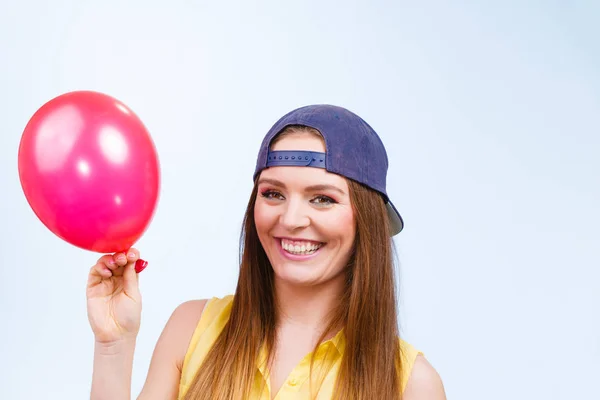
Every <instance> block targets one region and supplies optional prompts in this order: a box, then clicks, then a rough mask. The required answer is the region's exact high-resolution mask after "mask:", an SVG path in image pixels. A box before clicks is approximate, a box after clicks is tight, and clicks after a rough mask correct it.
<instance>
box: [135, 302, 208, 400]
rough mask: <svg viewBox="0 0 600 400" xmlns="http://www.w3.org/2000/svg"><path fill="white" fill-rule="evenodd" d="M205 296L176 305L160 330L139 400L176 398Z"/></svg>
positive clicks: (204, 303)
mask: <svg viewBox="0 0 600 400" xmlns="http://www.w3.org/2000/svg"><path fill="white" fill-rule="evenodd" d="M205 305H206V300H192V301H188V302H186V303H183V304H181V305H180V306H179V307H177V308H176V309H175V311H174V312H173V314H172V315H171V318H170V319H169V321H168V322H167V324H166V326H165V329H164V330H163V332H162V334H161V335H160V338H159V339H158V342H157V343H156V348H155V349H154V354H153V355H152V360H151V361H150V368H149V370H148V376H147V377H146V382H145V383H144V387H143V388H142V391H141V393H140V395H139V397H138V400H155V399H156V400H165V399H176V398H177V395H178V392H179V380H180V378H181V370H182V368H183V360H184V358H185V354H186V352H187V349H188V346H189V343H190V340H191V338H192V335H193V333H194V330H195V328H196V325H197V324H198V321H199V320H200V317H201V315H202V311H203V310H204V306H205Z"/></svg>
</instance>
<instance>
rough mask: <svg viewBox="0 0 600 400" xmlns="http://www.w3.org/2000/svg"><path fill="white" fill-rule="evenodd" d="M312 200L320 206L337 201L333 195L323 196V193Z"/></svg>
mask: <svg viewBox="0 0 600 400" xmlns="http://www.w3.org/2000/svg"><path fill="white" fill-rule="evenodd" d="M311 202H312V203H313V204H316V205H319V206H329V205H333V204H336V203H337V201H335V200H334V199H332V198H331V197H328V196H323V195H320V196H317V197H315V198H314V199H312V200H311Z"/></svg>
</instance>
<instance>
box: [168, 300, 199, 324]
mask: <svg viewBox="0 0 600 400" xmlns="http://www.w3.org/2000/svg"><path fill="white" fill-rule="evenodd" d="M208 301H209V300H208V299H198V300H188V301H185V302H183V303H181V304H179V305H178V306H177V307H176V308H175V309H174V310H173V313H172V314H171V317H170V318H169V322H168V323H167V324H171V325H177V327H178V328H183V329H184V330H185V328H192V329H193V328H194V327H195V326H196V325H197V324H198V321H199V320H200V317H201V316H202V312H203V311H204V308H205V307H206V303H208Z"/></svg>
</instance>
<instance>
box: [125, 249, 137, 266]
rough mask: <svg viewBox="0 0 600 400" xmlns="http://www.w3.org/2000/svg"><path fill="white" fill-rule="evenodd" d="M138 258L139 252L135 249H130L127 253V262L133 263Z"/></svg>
mask: <svg viewBox="0 0 600 400" xmlns="http://www.w3.org/2000/svg"><path fill="white" fill-rule="evenodd" d="M139 258H140V252H139V251H138V250H137V249H134V248H131V249H129V250H128V251H127V262H129V263H135V262H136V261H137V260H138V259H139Z"/></svg>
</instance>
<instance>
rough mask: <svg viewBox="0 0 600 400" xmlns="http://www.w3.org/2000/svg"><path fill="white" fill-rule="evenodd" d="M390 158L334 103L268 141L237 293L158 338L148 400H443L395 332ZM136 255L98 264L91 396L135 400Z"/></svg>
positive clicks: (192, 310) (277, 130)
mask: <svg viewBox="0 0 600 400" xmlns="http://www.w3.org/2000/svg"><path fill="white" fill-rule="evenodd" d="M387 168H388V160H387V155H386V151H385V148H384V146H383V144H382V142H381V140H380V139H379V137H378V136H377V134H376V133H375V131H373V129H372V128H371V127H370V126H369V125H368V124H367V123H366V122H365V121H364V120H362V119H361V118H360V117H359V116H357V115H356V114H354V113H352V112H350V111H348V110H346V109H343V108H340V107H336V106H329V105H315V106H307V107H302V108H299V109H297V110H294V111H292V112H290V113H288V114H286V115H285V116H283V117H282V118H281V119H280V120H279V121H278V122H277V123H276V124H275V125H274V126H273V127H272V128H271V130H270V131H269V132H268V133H267V135H266V136H265V138H264V140H263V143H262V146H261V149H260V152H259V155H258V159H257V165H256V170H255V173H254V182H255V185H254V189H253V191H252V194H251V196H250V201H249V203H248V208H247V210H246V214H245V220H244V225H243V232H242V233H243V235H242V238H243V240H242V243H241V245H242V258H241V265H240V272H239V279H238V284H237V289H236V291H235V293H234V294H233V295H231V296H226V297H224V298H212V299H209V300H192V301H189V302H186V303H184V304H182V305H180V306H179V307H177V309H176V310H175V311H174V312H173V314H172V316H171V318H170V319H169V321H168V322H167V324H166V326H165V329H164V331H163V333H162V335H161V337H160V339H159V340H158V343H157V345H156V349H155V352H154V354H153V357H152V361H151V363H150V369H149V372H148V377H147V379H146V382H145V385H144V387H143V389H142V392H141V394H140V395H139V397H138V398H139V399H143V400H153V399H156V400H158V399H160V400H164V399H179V400H226V399H227V400H238V399H259V400H271V399H277V400H295V399H322V400H324V399H344V400H346V399H349V400H351V399H357V400H358V399H361V400H363V399H365V400H366V399H377V400H384V399H400V398H402V399H404V400H425V399H427V400H443V399H445V394H444V389H443V385H442V383H441V380H440V378H439V376H438V374H437V373H436V371H435V370H434V368H433V367H432V366H431V365H430V364H429V363H428V362H427V361H426V359H425V358H424V356H423V355H422V354H421V353H420V352H418V351H417V350H415V349H414V348H413V347H412V346H411V345H410V344H408V343H406V342H404V341H403V340H402V339H400V338H399V336H398V323H397V309H396V296H395V281H394V267H393V256H392V253H393V243H392V236H393V235H395V234H397V233H399V232H400V231H401V230H402V228H403V221H402V218H401V217H400V214H399V213H398V212H397V210H396V209H395V208H394V206H393V205H392V203H391V202H390V200H389V198H388V196H387V193H386V175H387ZM138 258H139V253H138V251H137V250H135V249H131V250H130V251H129V252H128V253H127V254H113V255H105V256H103V257H101V258H100V259H99V261H98V263H97V264H96V265H95V266H93V267H92V269H91V271H90V274H89V281H88V286H87V301H88V315H89V320H90V324H91V327H92V330H93V332H94V335H95V340H96V343H95V354H94V373H93V379H92V394H91V398H92V399H110V400H119V399H129V398H130V392H131V372H132V361H133V354H134V349H135V341H136V336H137V333H138V329H139V326H140V314H141V296H140V292H139V289H138V281H137V274H136V272H135V270H134V264H135V262H136V261H137V259H138Z"/></svg>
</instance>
